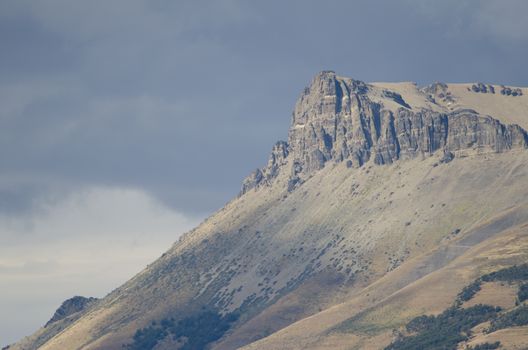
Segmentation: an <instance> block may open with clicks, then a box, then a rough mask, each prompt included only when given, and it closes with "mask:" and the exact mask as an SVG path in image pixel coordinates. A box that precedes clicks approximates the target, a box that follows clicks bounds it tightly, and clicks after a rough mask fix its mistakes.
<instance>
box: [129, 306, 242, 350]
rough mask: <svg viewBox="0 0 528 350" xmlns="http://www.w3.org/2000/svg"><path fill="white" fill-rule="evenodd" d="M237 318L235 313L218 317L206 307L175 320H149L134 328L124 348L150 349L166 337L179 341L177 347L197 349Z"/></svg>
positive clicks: (218, 335) (218, 334) (215, 338)
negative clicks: (131, 338)
mask: <svg viewBox="0 0 528 350" xmlns="http://www.w3.org/2000/svg"><path fill="white" fill-rule="evenodd" d="M237 319H238V315H237V314H236V313H231V314H227V315H224V316H222V315H220V314H219V313H218V312H216V311H212V310H206V311H202V312H200V313H199V314H196V315H193V316H190V317H186V318H184V319H182V320H179V321H175V320H174V318H166V319H163V320H161V321H160V322H155V321H153V322H152V324H151V325H150V326H148V327H145V328H142V329H138V330H137V331H136V334H134V338H133V343H132V344H127V345H124V347H125V348H126V349H129V350H150V349H153V348H154V347H155V346H156V345H157V344H158V343H159V342H161V341H163V340H164V339H165V338H166V337H169V336H170V337H172V340H174V341H179V342H181V343H182V345H181V347H180V348H179V349H180V350H201V349H204V348H205V346H206V345H207V344H209V343H212V342H214V341H215V340H218V339H220V338H221V337H222V336H223V335H224V334H225V333H226V332H227V331H228V330H229V328H230V327H231V324H232V323H234V322H235V321H236V320H237Z"/></svg>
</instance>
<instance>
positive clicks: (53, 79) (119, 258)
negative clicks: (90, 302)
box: [0, 0, 528, 345]
mask: <svg viewBox="0 0 528 350" xmlns="http://www.w3.org/2000/svg"><path fill="white" fill-rule="evenodd" d="M527 14H528V2H527V1H523V0H517V1H515V0H511V1H493V0H488V1H485V0H482V1H461V0H447V1H442V2H440V1H435V0H429V1H426V0H415V1H411V0H400V1H395V0H387V1H372V0H369V1H366V0H365V1H306V0H303V1H301V0H299V1H284V0H282V1H270V0H266V1H242V0H241V1H236V0H226V1H222V0H218V1H199V0H198V1H197V0H192V1H191V0H189V1H184V0H178V1H169V0H151V1H147V0H117V1H116V0H90V1H72V0H39V1H25V0H4V1H1V2H0V310H2V312H0V345H4V344H6V343H9V342H12V341H15V340H17V339H19V338H20V337H21V336H23V335H26V334H29V333H31V332H32V331H33V330H35V329H36V328H37V327H38V326H39V325H42V324H44V323H45V322H46V321H47V319H49V318H50V317H51V315H52V313H53V311H54V309H55V308H56V307H57V306H58V305H59V304H60V302H61V301H62V300H64V299H65V298H67V297H69V296H73V295H75V294H80V295H88V296H97V297H100V296H104V294H106V293H107V292H109V291H110V290H111V289H112V288H114V287H117V286H118V285H119V284H120V283H122V282H124V281H125V280H126V279H128V278H129V277H131V276H132V275H133V274H134V273H135V272H137V271H139V269H141V268H142V267H144V266H145V265H146V264H147V263H148V262H150V261H152V260H153V259H155V258H156V257H157V256H159V255H160V254H161V253H162V252H163V251H164V250H166V249H167V248H169V246H170V244H171V243H172V242H174V241H175V240H176V239H177V238H178V237H179V235H180V234H181V233H182V232H184V231H186V230H188V229H190V228H192V227H193V226H195V225H196V224H197V223H199V222H200V220H202V219H203V218H204V217H206V216H207V215H209V214H210V213H212V212H213V211H214V210H216V209H218V208H220V207H221V206H222V205H223V204H224V203H225V202H226V201H228V200H229V199H231V198H232V197H233V196H235V195H236V194H237V192H238V190H239V188H240V184H241V181H242V179H243V178H244V177H245V176H246V175H247V174H248V173H249V172H250V171H251V170H253V169H254V168H255V167H257V166H261V165H263V164H265V162H266V160H267V156H268V152H269V151H270V149H271V146H272V145H273V143H274V142H275V141H276V140H278V139H284V138H285V137H286V135H287V129H288V125H289V122H290V116H291V111H292V109H293V105H294V103H295V99H296V98H297V96H298V95H299V93H300V91H301V90H302V88H303V87H304V86H305V85H306V84H307V83H308V82H309V81H310V79H311V77H312V76H313V75H314V74H315V73H316V72H318V71H320V70H324V69H332V70H335V71H336V72H337V73H338V74H340V75H345V76H350V77H353V78H356V79H361V80H365V81H415V82H417V83H418V84H420V85H424V84H428V83H430V82H433V81H445V82H474V81H482V82H490V83H500V84H507V85H517V86H527V85H528V69H526V61H527V60H526V58H527V55H528V21H526V15H527Z"/></svg>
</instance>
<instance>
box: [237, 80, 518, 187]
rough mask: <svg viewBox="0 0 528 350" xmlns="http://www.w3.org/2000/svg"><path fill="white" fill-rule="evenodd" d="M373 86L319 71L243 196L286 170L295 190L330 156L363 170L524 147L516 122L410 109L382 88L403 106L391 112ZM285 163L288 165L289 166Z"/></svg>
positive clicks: (435, 88) (436, 89)
mask: <svg viewBox="0 0 528 350" xmlns="http://www.w3.org/2000/svg"><path fill="white" fill-rule="evenodd" d="M444 85H445V84H444ZM444 85H442V84H441V83H437V84H433V85H431V86H429V87H428V88H426V90H427V91H423V92H424V93H432V94H434V95H435V96H437V95H439V94H440V95H442V93H443V90H445V86H444ZM373 89H374V87H372V86H370V85H368V84H366V83H363V82H361V81H357V80H353V79H349V78H342V77H338V76H336V74H335V73H334V72H332V71H323V72H321V73H319V74H317V75H316V76H315V77H314V79H313V80H312V83H311V84H310V86H309V87H307V88H306V89H305V90H304V91H303V93H302V94H301V96H300V98H299V99H298V101H297V103H296V105H295V109H294V112H293V118H292V125H291V127H290V130H289V134H288V142H287V143H286V142H283V141H281V142H279V143H277V144H276V145H275V146H274V148H273V151H272V154H271V156H270V160H269V161H268V165H267V166H266V167H264V168H263V169H258V170H256V171H255V172H253V173H252V174H251V175H250V176H249V177H248V178H246V180H244V184H243V186H242V193H245V192H247V191H248V190H250V189H252V188H255V187H258V186H260V185H263V184H270V183H271V182H272V181H273V179H274V178H275V177H276V176H277V175H278V174H279V172H280V171H286V172H288V174H289V177H290V181H289V182H288V190H292V189H294V188H295V187H296V186H298V185H299V184H301V183H302V182H303V181H304V180H305V179H306V178H308V177H309V176H310V175H311V174H313V173H314V172H315V171H317V170H319V169H321V168H323V167H324V166H325V164H326V163H327V162H329V161H334V162H341V161H345V160H346V161H347V166H354V167H360V166H362V165H363V164H365V163H366V162H368V161H369V160H371V159H372V160H373V161H374V163H376V164H389V163H392V162H394V161H396V160H398V159H410V158H415V157H417V156H422V157H424V156H430V155H432V154H433V153H435V152H437V151H440V150H441V151H443V152H444V153H447V152H449V153H451V154H456V152H457V151H462V150H474V151H476V152H487V151H492V152H504V151H507V150H510V149H512V148H519V147H521V148H526V147H527V144H528V137H527V133H526V131H524V130H523V129H522V128H520V127H519V126H517V125H504V124H502V123H500V122H499V121H498V120H496V119H494V118H492V117H489V116H482V115H479V114H478V113H477V112H475V111H474V110H469V109H464V110H456V111H453V112H446V113H440V112H436V111H433V110H430V109H420V110H416V109H412V108H411V106H409V105H408V104H407V103H406V102H405V101H404V100H403V98H402V97H401V96H400V95H399V94H397V93H395V92H391V91H388V90H383V91H382V92H381V94H379V95H381V96H382V101H384V100H386V101H390V102H395V103H397V104H398V106H399V108H397V109H394V108H391V109H389V108H387V107H386V106H385V105H384V103H383V102H374V101H373V99H372V98H371V97H372V96H373V95H374V94H376V93H379V92H376V91H371V90H373ZM425 98H427V97H426V96H425ZM378 101H379V99H378ZM286 165H287V166H288V167H289V169H284V168H285V167H286ZM283 169H284V170H283Z"/></svg>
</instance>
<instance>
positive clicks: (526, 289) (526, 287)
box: [517, 283, 528, 303]
mask: <svg viewBox="0 0 528 350" xmlns="http://www.w3.org/2000/svg"><path fill="white" fill-rule="evenodd" d="M517 298H518V299H519V302H520V303H522V302H523V301H525V300H527V299H528V283H525V284H521V285H520V286H519V292H518V293H517Z"/></svg>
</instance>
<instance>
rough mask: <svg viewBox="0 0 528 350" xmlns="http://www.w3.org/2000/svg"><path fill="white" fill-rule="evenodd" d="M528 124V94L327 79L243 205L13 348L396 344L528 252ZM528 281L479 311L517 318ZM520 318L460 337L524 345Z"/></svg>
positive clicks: (499, 293)
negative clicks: (468, 288)
mask: <svg viewBox="0 0 528 350" xmlns="http://www.w3.org/2000/svg"><path fill="white" fill-rule="evenodd" d="M526 129H528V89H526V88H516V87H508V86H500V85H490V84H483V83H475V84H444V83H434V84H432V85H430V86H427V87H424V88H420V87H418V86H416V85H415V84H413V83H364V82H361V81H358V80H353V79H350V78H345V77H340V76H338V75H336V74H335V73H334V72H332V71H324V72H321V73H319V74H317V75H316V76H315V77H314V78H313V80H312V81H311V83H310V85H309V86H308V87H307V88H305V89H304V90H303V92H302V93H301V96H300V98H299V99H298V101H297V103H296V105H295V108H294V112H293V116H292V124H291V127H290V130H289V134H288V140H287V141H280V142H278V143H276V144H275V146H274V147H273V149H272V152H271V155H270V158H269V160H268V163H267V164H266V165H265V166H264V167H263V168H261V169H257V170H255V171H254V172H253V173H252V174H250V175H249V176H248V177H247V178H246V179H245V180H244V181H243V184H242V189H241V192H240V194H239V195H238V196H237V197H236V198H234V199H233V200H232V201H230V202H229V203H227V204H226V205H225V206H224V207H223V208H221V209H220V210H219V211H217V212H216V213H214V214H213V215H212V216H211V217H209V218H208V219H206V220H205V221H204V222H203V223H201V224H200V225H199V226H198V227H197V228H195V229H194V230H192V231H190V232H188V233H187V234H185V235H184V236H183V237H182V238H181V239H180V240H179V241H178V242H176V243H175V244H174V245H173V246H172V247H171V248H170V249H169V250H168V251H167V252H166V253H165V254H163V256H161V257H160V258H159V259H158V260H156V261H155V262H153V263H152V264H151V265H149V266H148V267H147V268H146V269H145V270H143V271H141V272H140V273H138V274H137V275H136V276H135V277H134V278H132V279H131V280H130V281H128V282H126V283H125V284H124V285H122V286H120V287H119V288H117V289H116V290H114V291H112V292H111V293H110V294H108V295H107V296H106V297H104V298H103V299H101V300H97V301H95V302H93V304H91V305H90V306H89V307H87V308H85V309H84V310H80V311H79V312H77V313H75V317H71V318H68V317H66V318H63V319H60V320H58V321H56V322H52V323H51V324H48V325H46V327H44V328H42V329H41V330H39V331H37V332H36V333H35V334H34V335H32V336H29V337H27V338H25V339H23V340H22V341H20V342H19V343H17V344H14V345H12V346H11V347H10V348H9V349H10V350H11V349H36V348H38V349H122V348H123V346H125V347H127V348H129V349H158V350H162V349H201V348H204V347H209V348H211V349H235V348H240V347H243V348H244V349H383V348H385V347H386V346H389V344H391V343H393V344H396V345H394V346H397V344H398V343H397V342H398V341H407V340H405V339H408V338H406V337H410V336H412V334H411V333H412V332H411V333H409V332H407V331H406V330H407V329H408V327H407V325H408V324H409V323H410V322H411V323H410V324H411V328H410V329H417V328H416V327H415V328H412V325H414V324H416V322H417V321H413V319H414V318H415V317H419V316H422V315H430V314H437V315H438V314H441V313H442V312H444V311H445V310H451V309H449V308H450V307H454V306H453V305H455V306H456V308H455V309H453V310H455V311H453V312H455V313H456V312H458V313H459V314H460V315H466V314H465V313H464V312H465V311H464V310H466V309H463V308H464V305H466V304H468V303H471V300H468V301H467V302H466V304H462V303H458V304H457V303H456V301H457V300H458V299H457V298H460V293H461V292H462V291H463V290H464V287H466V286H468V285H471V284H472V283H476V282H475V281H478V280H479V278H481V277H482V276H486V275H487V274H489V273H492V272H493V271H498V270H500V269H505V268H509V267H511V266H515V265H522V264H523V263H525V262H527V261H528V235H527V234H528V186H526V185H527V184H528V152H527V148H528V134H527V132H526ZM523 281H524V280H523V279H522V278H519V279H515V280H508V281H506V282H505V281H502V280H501V281H495V280H493V281H489V282H488V281H486V283H481V285H479V288H481V291H478V293H476V294H475V295H474V296H472V298H473V297H474V298H475V299H474V300H481V299H482V300H487V301H488V302H489V303H491V304H493V305H495V304H496V305H495V306H500V305H503V306H504V305H507V306H508V307H507V308H503V310H502V311H493V310H495V309H493V310H491V311H490V310H488V309H486V310H487V311H486V312H488V314H487V316H486V317H488V318H486V322H498V321H496V320H498V319H501V318H500V317H506V316H505V315H507V314H506V312H518V313H519V312H520V313H522V312H524V311H523V309H522V308H521V309H519V308H520V307H522V305H521V304H522V303H524V301H520V300H517V304H519V303H520V304H519V305H517V306H516V305H515V303H514V302H513V304H512V300H514V301H515V298H516V295H517V294H516V293H521V289H522V285H523V283H524V282H523ZM493 283H494V284H493ZM501 283H502V285H501ZM508 288H509V289H508ZM490 291H491V293H490ZM493 291H495V292H494V293H493ZM483 293H484V294H483ZM486 293H488V294H486ZM486 295H487V297H486ZM490 295H491V296H490ZM519 295H520V294H519ZM486 298H487V299H486ZM508 298H509V299H508ZM466 306H467V305H466ZM461 308H462V309H461ZM461 310H462V311H461ZM469 310H470V311H471V310H473V309H469ZM516 310H520V311H516ZM480 311H482V310H480V309H479V310H477V311H475V312H480ZM449 312H451V311H449ZM492 313H493V315H492ZM459 314H457V315H459ZM441 315H443V314H441ZM446 315H451V314H449V313H447V314H446ZM508 315H509V314H508ZM523 315H524V314H523ZM424 317H425V316H424ZM446 317H447V316H446ZM463 317H466V316H463ZM463 317H462V318H463ZM492 317H495V318H493V319H492ZM426 319H427V320H430V322H443V321H442V320H443V319H442V318H441V317H440V316H439V318H438V319H435V318H433V319H431V318H426ZM450 319H453V317H451V318H450ZM431 320H432V321H431ZM473 320H475V318H473ZM482 320H484V318H483V319H482ZM413 322H414V323H413ZM428 322H429V321H428ZM482 323H484V321H483V322H482ZM466 326H467V325H466ZM515 326H516V327H514V326H511V325H510V326H509V327H505V328H501V329H498V330H496V331H493V332H491V333H485V332H483V331H481V332H478V331H476V330H474V331H472V332H469V330H466V333H465V334H466V338H467V339H464V342H466V343H467V344H470V345H471V346H474V345H476V344H478V343H479V342H487V343H489V341H491V340H493V342H495V341H499V342H501V344H507V345H508V346H511V347H510V348H513V346H523V345H522V344H525V343H526V342H527V341H528V328H527V327H526V326H522V325H520V324H515ZM406 327H407V328H406ZM467 327H469V326H467ZM482 327H483V326H482V325H481V328H482ZM449 329H451V328H449ZM481 330H482V329H481ZM408 333H409V334H408ZM512 334H514V335H515V336H513V335H512ZM424 337H425V336H424ZM402 339H403V340H402ZM512 339H513V340H512ZM523 342H524V343H523ZM489 344H491V343H489ZM519 344H520V345H519ZM459 345H460V346H462V341H461V342H460V344H459ZM489 346H494V345H489ZM500 346H502V345H500ZM422 348H427V347H422Z"/></svg>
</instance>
